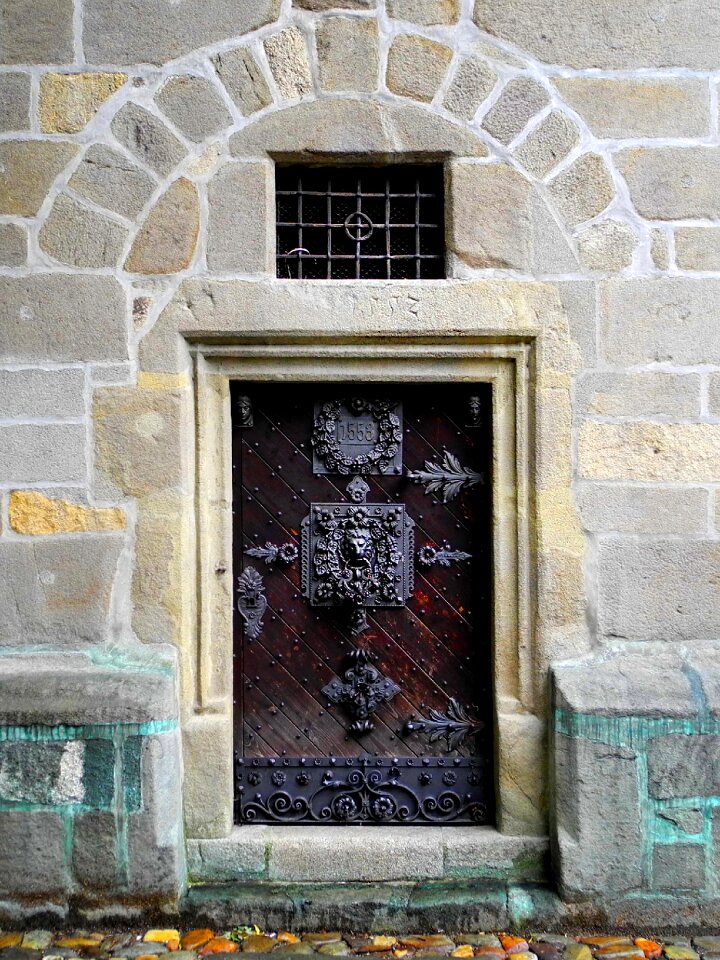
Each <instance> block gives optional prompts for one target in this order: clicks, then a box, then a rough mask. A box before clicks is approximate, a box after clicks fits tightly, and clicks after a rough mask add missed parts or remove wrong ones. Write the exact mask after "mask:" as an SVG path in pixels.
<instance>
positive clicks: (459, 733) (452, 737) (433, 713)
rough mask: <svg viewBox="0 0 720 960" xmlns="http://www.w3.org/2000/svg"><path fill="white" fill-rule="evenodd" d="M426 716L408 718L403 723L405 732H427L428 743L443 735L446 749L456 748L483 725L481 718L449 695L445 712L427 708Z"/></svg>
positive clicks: (478, 731)
mask: <svg viewBox="0 0 720 960" xmlns="http://www.w3.org/2000/svg"><path fill="white" fill-rule="evenodd" d="M428 712H429V714H430V716H429V717H428V718H425V717H420V718H419V719H418V720H408V722H407V723H406V724H405V732H406V733H427V735H428V739H429V741H430V743H435V742H436V741H438V740H440V739H441V737H445V739H446V741H447V746H448V750H457V748H458V747H461V746H462V745H463V744H464V743H465V741H466V740H467V739H468V737H471V736H474V735H475V734H477V733H480V731H481V730H482V729H483V728H484V727H485V724H484V723H483V721H482V720H478V719H477V718H475V717H473V716H471V714H470V711H469V710H468V708H467V707H463V706H462V705H461V704H460V703H458V701H457V700H456V699H455V698H454V697H451V698H450V699H449V700H448V705H447V713H441V712H440V711H439V710H429V711H428Z"/></svg>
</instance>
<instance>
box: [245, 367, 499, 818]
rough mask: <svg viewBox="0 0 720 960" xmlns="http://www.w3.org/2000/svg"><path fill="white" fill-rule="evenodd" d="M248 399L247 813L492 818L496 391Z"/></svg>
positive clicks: (335, 389) (370, 390)
mask: <svg viewBox="0 0 720 960" xmlns="http://www.w3.org/2000/svg"><path fill="white" fill-rule="evenodd" d="M232 405H233V476H234V583H235V642H234V684H235V771H236V773H235V784H236V787H235V790H236V794H235V801H236V802H235V809H236V819H237V820H238V821H239V822H251V821H252V822H256V823H264V822H287V823H311V822H318V823H412V824H421V823H438V822H441V823H468V822H473V823H485V822H488V821H490V820H491V819H492V815H493V777H492V766H491V764H492V710H491V702H492V676H491V663H490V638H491V595H490V590H491V575H490V572H491V563H492V556H491V542H492V541H491V484H492V478H491V473H490V471H491V450H492V441H491V432H490V431H491V423H492V417H491V407H490V405H491V394H490V388H489V387H488V386H487V385H483V384H464V385H455V384H444V383H424V384H422V385H407V384H402V385H401V384H382V385H377V384H373V385H369V384H352V385H351V384H283V383H262V384H260V383H236V384H234V385H233V394H232Z"/></svg>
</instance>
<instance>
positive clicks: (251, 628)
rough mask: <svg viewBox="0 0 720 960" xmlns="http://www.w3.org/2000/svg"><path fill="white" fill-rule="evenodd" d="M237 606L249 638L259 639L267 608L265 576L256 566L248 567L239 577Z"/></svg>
mask: <svg viewBox="0 0 720 960" xmlns="http://www.w3.org/2000/svg"><path fill="white" fill-rule="evenodd" d="M237 592H238V599H237V608H238V613H239V614H240V616H241V617H242V620H243V624H244V626H245V635H246V636H247V638H248V640H257V638H258V637H259V636H260V634H261V633H262V629H263V622H262V618H263V615H264V614H265V611H266V610H267V603H268V602H267V597H266V596H265V584H264V583H263V578H262V577H261V576H260V574H259V573H258V572H257V570H256V569H255V567H246V568H245V569H244V570H243V572H242V574H241V575H240V576H239V577H238V578H237Z"/></svg>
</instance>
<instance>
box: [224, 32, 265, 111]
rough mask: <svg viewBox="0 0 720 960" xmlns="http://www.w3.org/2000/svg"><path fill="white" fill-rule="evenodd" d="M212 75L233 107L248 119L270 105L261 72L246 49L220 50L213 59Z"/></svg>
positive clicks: (250, 52) (249, 51) (251, 53)
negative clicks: (213, 72)
mask: <svg viewBox="0 0 720 960" xmlns="http://www.w3.org/2000/svg"><path fill="white" fill-rule="evenodd" d="M212 62H213V66H214V67H215V72H216V73H217V75H218V77H219V78H220V80H221V81H222V84H223V86H224V87H225V89H226V90H227V92H228V93H229V94H230V96H231V98H232V100H233V102H234V103H235V106H236V107H237V108H238V110H240V112H241V113H242V114H244V115H245V116H248V115H249V114H251V113H255V111H256V110H262V109H263V107H267V106H269V105H270V104H271V103H272V94H271V93H270V88H269V87H268V85H267V81H266V80H265V77H264V76H263V72H262V70H261V68H260V65H259V64H258V62H257V60H256V59H255V57H254V55H253V52H252V50H250V49H249V48H248V47H235V49H234V50H223V51H222V52H220V53H218V54H216V55H215V56H214V57H213V61H212Z"/></svg>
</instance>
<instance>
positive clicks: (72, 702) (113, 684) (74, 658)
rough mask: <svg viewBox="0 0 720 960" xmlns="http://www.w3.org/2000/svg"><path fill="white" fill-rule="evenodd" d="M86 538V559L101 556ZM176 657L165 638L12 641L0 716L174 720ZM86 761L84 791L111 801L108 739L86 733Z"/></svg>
mask: <svg viewBox="0 0 720 960" xmlns="http://www.w3.org/2000/svg"><path fill="white" fill-rule="evenodd" d="M108 539H109V538H105V541H104V542H105V543H106V542H107V540H108ZM75 542H76V543H77V541H75ZM86 542H89V543H90V557H89V558H88V565H89V566H92V562H93V560H95V559H99V554H98V552H97V550H96V549H95V546H96V542H97V541H94V540H93V539H92V538H89V541H88V538H83V541H82V543H81V544H79V545H78V546H79V547H80V548H82V545H83V544H84V543H86ZM21 546H22V547H23V549H24V550H25V549H27V550H31V549H33V547H32V546H30V545H26V544H22V545H21ZM47 546H49V542H48V543H47V544H43V546H42V547H40V546H39V545H38V546H37V547H35V549H36V550H39V551H40V553H39V559H40V561H41V562H42V561H43V560H44V558H45V553H43V552H42V551H43V549H44V548H45V547H47ZM80 566H81V565H80V564H78V569H80ZM53 639H54V638H53ZM175 664H176V651H175V650H174V649H173V648H171V647H167V646H165V645H163V644H150V645H144V646H140V645H138V644H135V645H134V646H119V645H112V644H110V645H106V646H104V647H103V649H102V651H101V650H91V652H89V653H82V652H81V651H79V650H71V649H66V650H63V651H62V652H59V651H56V652H52V651H50V650H44V651H42V652H28V653H19V652H18V651H17V649H13V650H10V651H9V652H8V653H6V654H4V655H0V694H1V696H0V720H1V721H2V723H3V724H8V725H13V724H18V725H23V726H26V725H32V724H41V725H43V726H55V725H57V724H94V723H149V722H154V723H159V722H161V721H166V722H167V721H170V722H172V721H173V720H174V719H175V717H176V715H177V703H176V692H175V669H176V666H175ZM92 743H101V744H110V751H109V753H105V752H103V751H102V750H98V749H93V748H91V744H92ZM85 765H86V774H87V776H86V791H87V794H88V797H90V796H91V795H93V794H96V795H97V796H96V797H95V803H97V804H98V805H101V804H102V803H103V802H109V801H110V800H111V799H112V792H110V794H109V798H108V796H107V790H106V785H103V784H102V783H100V781H106V780H107V779H108V774H110V777H109V780H110V783H111V784H112V744H111V743H110V741H88V742H87V744H86V751H85ZM101 794H102V795H103V796H104V801H103V800H102V799H101V798H100V795H101Z"/></svg>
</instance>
